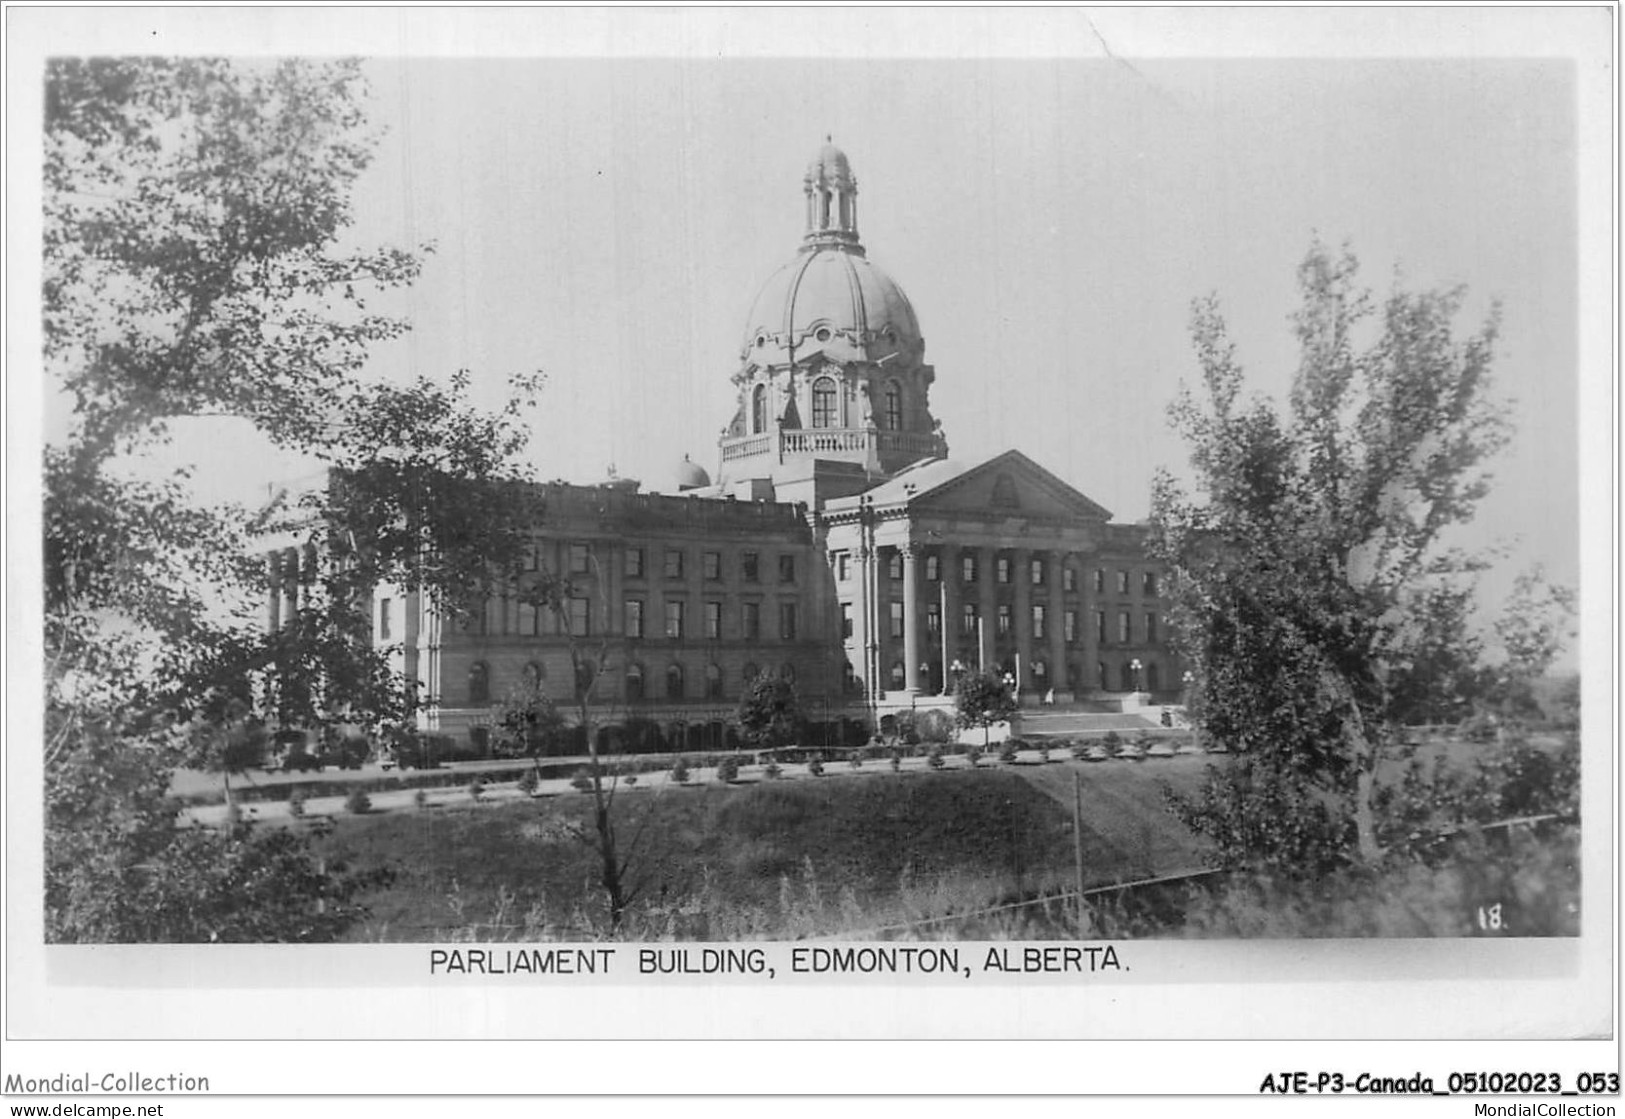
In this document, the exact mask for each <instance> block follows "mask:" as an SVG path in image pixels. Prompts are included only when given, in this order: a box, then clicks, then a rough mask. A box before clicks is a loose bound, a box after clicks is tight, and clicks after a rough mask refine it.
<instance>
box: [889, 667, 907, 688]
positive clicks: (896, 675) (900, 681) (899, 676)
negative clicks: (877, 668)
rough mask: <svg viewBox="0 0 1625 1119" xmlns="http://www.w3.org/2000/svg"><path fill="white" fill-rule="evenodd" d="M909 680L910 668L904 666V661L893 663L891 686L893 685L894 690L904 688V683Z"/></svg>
mask: <svg viewBox="0 0 1625 1119" xmlns="http://www.w3.org/2000/svg"><path fill="white" fill-rule="evenodd" d="M907 680H908V670H907V669H905V668H904V667H903V662H902V661H898V662H896V663H895V664H893V665H892V666H891V686H892V688H893V689H894V690H898V691H900V690H902V688H903V685H904V683H905V682H906V681H907Z"/></svg>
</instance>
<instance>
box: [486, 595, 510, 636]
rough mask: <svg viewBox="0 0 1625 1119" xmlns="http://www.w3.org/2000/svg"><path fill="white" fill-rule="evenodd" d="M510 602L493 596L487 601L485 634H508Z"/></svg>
mask: <svg viewBox="0 0 1625 1119" xmlns="http://www.w3.org/2000/svg"><path fill="white" fill-rule="evenodd" d="M507 621H508V602H507V600H506V599H503V598H498V597H497V596H496V595H492V596H491V597H490V598H488V599H486V600H485V632H486V633H488V634H498V633H507V632H508V626H507Z"/></svg>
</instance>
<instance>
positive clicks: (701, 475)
mask: <svg viewBox="0 0 1625 1119" xmlns="http://www.w3.org/2000/svg"><path fill="white" fill-rule="evenodd" d="M710 484H711V475H709V474H707V473H706V472H705V468H704V467H702V466H701V465H700V464H699V463H697V462H695V461H694V460H693V459H691V458H689V457H688V456H687V455H684V456H683V461H682V462H680V463H678V464H677V489H678V492H679V493H680V492H682V491H683V490H700V489H704V488H706V487H707V486H709V485H710Z"/></svg>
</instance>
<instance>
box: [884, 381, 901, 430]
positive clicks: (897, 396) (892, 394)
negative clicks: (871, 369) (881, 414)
mask: <svg viewBox="0 0 1625 1119" xmlns="http://www.w3.org/2000/svg"><path fill="white" fill-rule="evenodd" d="M886 430H887V431H902V430H903V386H902V385H899V384H898V383H897V382H896V381H893V382H891V383H890V384H889V385H887V386H886Z"/></svg>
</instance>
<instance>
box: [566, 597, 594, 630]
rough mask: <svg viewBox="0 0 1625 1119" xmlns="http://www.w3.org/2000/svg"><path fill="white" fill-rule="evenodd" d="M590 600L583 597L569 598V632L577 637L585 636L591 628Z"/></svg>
mask: <svg viewBox="0 0 1625 1119" xmlns="http://www.w3.org/2000/svg"><path fill="white" fill-rule="evenodd" d="M590 607H591V601H590V600H589V599H585V598H572V599H571V600H570V632H571V633H572V634H574V635H575V636H577V637H586V636H587V635H588V634H589V633H591V632H592V630H591V626H590V623H591V618H592V612H591V609H590Z"/></svg>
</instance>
